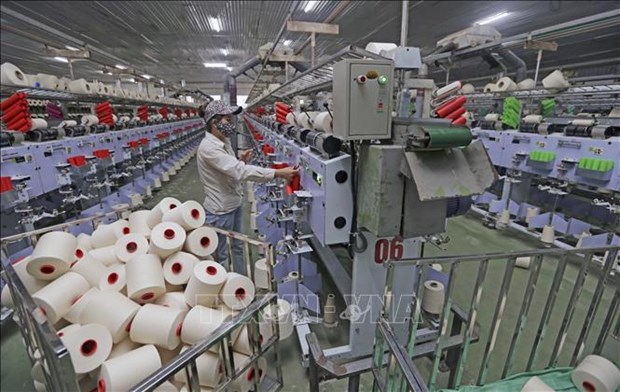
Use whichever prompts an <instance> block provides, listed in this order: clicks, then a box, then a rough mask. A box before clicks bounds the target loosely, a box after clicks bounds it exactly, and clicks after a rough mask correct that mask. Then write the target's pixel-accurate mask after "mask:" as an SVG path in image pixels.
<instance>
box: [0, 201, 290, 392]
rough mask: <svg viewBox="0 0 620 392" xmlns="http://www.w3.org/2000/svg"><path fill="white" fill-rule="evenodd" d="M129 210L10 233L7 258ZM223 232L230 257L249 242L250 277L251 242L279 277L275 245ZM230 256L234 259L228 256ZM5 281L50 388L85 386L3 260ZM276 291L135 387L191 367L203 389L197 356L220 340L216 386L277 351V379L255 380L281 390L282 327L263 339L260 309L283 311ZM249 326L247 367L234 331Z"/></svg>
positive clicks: (261, 294)
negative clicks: (50, 236)
mask: <svg viewBox="0 0 620 392" xmlns="http://www.w3.org/2000/svg"><path fill="white" fill-rule="evenodd" d="M127 210H128V208H125V209H119V210H117V211H113V212H109V213H106V214H99V215H97V216H93V217H88V218H83V219H77V220H74V221H71V222H65V223H62V224H58V225H54V226H50V227H46V228H43V229H38V230H33V231H30V232H26V233H20V234H16V235H13V236H10V237H5V238H1V239H0V247H1V250H2V259H3V260H7V259H8V260H11V254H10V253H9V248H8V246H9V244H11V243H15V242H18V241H23V240H26V241H29V243H30V244H32V246H34V245H36V243H37V240H38V238H39V236H41V235H43V234H45V233H47V232H50V231H59V230H60V231H70V229H71V228H72V227H73V226H77V225H81V224H89V223H90V224H92V226H93V229H94V228H95V227H96V224H97V222H99V221H101V220H103V219H104V218H107V217H116V218H117V219H120V217H121V213H123V212H126V211H127ZM212 229H213V230H214V231H216V232H217V233H218V234H220V235H224V236H226V240H227V243H228V252H229V256H230V255H231V254H232V241H233V240H237V241H241V242H242V245H243V253H244V254H243V258H244V262H245V264H246V267H247V268H248V271H250V279H252V281H254V268H250V266H252V267H253V263H251V260H253V258H252V257H253V256H255V255H254V254H253V249H251V248H250V246H253V247H258V248H259V249H260V248H262V250H263V251H264V257H265V258H266V259H267V261H268V262H267V264H268V265H269V266H270V267H269V269H270V271H269V276H274V275H273V272H272V271H271V268H272V267H273V265H274V262H275V249H274V248H273V245H271V244H269V243H266V242H262V241H258V240H256V239H253V238H250V237H248V236H246V235H244V234H241V233H236V232H232V231H227V230H222V229H219V228H214V227H213V228H212ZM228 259H229V260H230V259H231V257H228ZM2 279H3V280H4V281H5V282H6V284H7V285H8V286H9V290H10V293H11V296H12V298H13V302H14V304H15V312H16V313H17V316H18V318H19V324H20V325H19V326H20V332H21V334H22V336H23V340H24V343H25V345H26V349H27V353H28V356H29V358H30V360H31V362H32V363H33V364H34V363H36V361H42V365H43V366H42V368H43V375H44V377H45V381H46V386H47V388H48V390H52V391H58V392H65V391H66V392H71V391H76V390H79V386H78V383H77V378H76V375H75V371H74V368H73V365H72V363H71V358H70V356H69V351H68V350H67V348H66V347H65V346H64V345H63V343H62V342H61V340H60V338H59V337H58V336H57V335H56V330H55V329H54V326H53V325H52V324H51V323H50V322H49V321H48V320H47V318H46V317H45V315H44V314H43V312H42V311H41V309H40V308H39V307H38V306H37V304H36V303H35V302H34V300H33V298H32V296H31V295H30V294H29V293H28V292H27V291H26V288H25V287H24V285H23V283H22V282H21V280H20V279H19V276H18V275H17V273H16V272H15V269H14V268H13V266H12V265H11V263H10V262H8V263H6V265H5V263H4V262H3V263H2ZM271 284H272V287H271V290H264V289H261V290H258V289H257V294H256V299H255V300H254V302H253V303H252V304H251V305H250V306H249V307H247V308H246V309H244V310H243V311H241V312H239V314H237V315H235V316H231V317H229V318H228V319H227V320H226V321H225V322H224V323H223V324H222V325H221V326H220V327H218V328H217V329H216V330H215V331H214V332H213V334H212V335H210V336H209V337H208V338H206V339H204V340H203V341H202V342H200V343H197V344H195V345H193V346H192V347H191V348H190V349H188V350H186V351H184V352H183V353H181V354H179V355H178V356H177V357H175V358H174V359H173V360H172V361H171V362H169V363H167V364H166V365H164V366H162V367H161V368H160V369H158V370H157V371H156V372H154V373H153V374H151V375H149V376H148V377H147V378H146V379H144V380H142V381H141V382H140V383H139V384H138V385H136V386H134V387H133V388H132V391H152V390H154V389H155V388H156V387H157V386H159V385H161V384H162V383H164V382H165V381H167V379H168V378H169V377H170V376H172V375H174V374H175V373H177V372H179V371H182V370H183V369H185V372H186V373H185V374H186V376H187V379H188V381H189V382H188V387H189V390H190V391H200V387H199V385H198V373H197V368H196V362H195V360H196V358H197V357H199V356H200V355H201V354H203V353H205V352H207V350H209V348H210V347H212V346H214V345H216V344H219V345H220V353H221V354H222V357H223V362H224V372H225V375H226V380H225V381H224V382H223V383H222V384H220V386H219V387H218V389H216V390H222V391H223V390H225V388H226V386H227V385H229V384H230V383H231V382H232V381H233V380H234V379H235V378H236V377H237V376H238V375H239V374H241V373H243V372H245V371H246V370H247V369H249V368H250V367H253V368H254V374H259V369H258V359H259V358H260V357H262V356H263V355H265V354H266V353H267V352H268V351H270V350H272V351H273V356H274V361H272V362H270V365H269V369H274V368H275V373H276V374H275V377H270V376H267V377H265V379H264V380H263V381H262V383H261V384H260V385H258V384H257V382H258V380H259V377H255V378H254V382H255V385H254V388H255V390H257V391H258V390H260V391H268V392H275V391H279V390H280V389H281V388H282V384H283V381H282V368H281V364H280V358H279V352H278V341H279V337H280V331H279V326H278V324H277V323H273V324H271V332H272V335H271V337H270V338H269V339H268V340H267V341H265V342H263V343H262V344H261V343H260V342H259V322H260V320H259V313H260V311H261V310H262V309H264V308H265V307H267V306H272V313H273V314H277V295H276V294H275V293H276V288H275V284H276V282H275V280H272V282H271ZM246 323H247V326H248V328H249V330H248V332H249V333H248V335H249V341H250V345H251V347H252V352H253V355H252V356H251V359H250V360H249V361H248V362H247V363H246V364H245V365H244V366H243V367H241V368H238V367H237V365H236V364H235V363H234V360H233V356H232V350H233V349H232V345H233V342H232V341H231V334H232V332H233V330H235V329H236V328H241V327H242V325H243V324H246Z"/></svg>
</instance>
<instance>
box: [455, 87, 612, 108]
mask: <svg viewBox="0 0 620 392" xmlns="http://www.w3.org/2000/svg"><path fill="white" fill-rule="evenodd" d="M463 95H464V96H465V97H467V103H466V106H467V107H468V108H478V107H488V105H489V104H494V103H496V102H497V101H501V100H503V99H504V98H506V97H509V96H513V97H515V98H517V99H521V100H526V101H530V103H529V104H528V105H530V106H531V105H532V104H534V100H538V99H543V98H555V99H556V101H557V102H558V103H561V104H573V105H620V84H604V85H583V86H578V87H577V86H576V87H570V88H568V89H567V90H565V91H562V90H557V89H532V90H516V91H502V92H489V93H472V94H463ZM526 104H527V102H526Z"/></svg>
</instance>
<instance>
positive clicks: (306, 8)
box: [304, 1, 316, 12]
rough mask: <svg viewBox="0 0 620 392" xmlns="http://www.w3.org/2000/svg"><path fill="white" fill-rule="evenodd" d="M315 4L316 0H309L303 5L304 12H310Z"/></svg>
mask: <svg viewBox="0 0 620 392" xmlns="http://www.w3.org/2000/svg"><path fill="white" fill-rule="evenodd" d="M315 5H316V1H309V2H308V4H306V6H305V7H304V12H310V11H311V10H312V9H313V8H314V6H315Z"/></svg>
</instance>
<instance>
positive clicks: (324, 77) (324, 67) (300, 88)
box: [248, 46, 384, 108]
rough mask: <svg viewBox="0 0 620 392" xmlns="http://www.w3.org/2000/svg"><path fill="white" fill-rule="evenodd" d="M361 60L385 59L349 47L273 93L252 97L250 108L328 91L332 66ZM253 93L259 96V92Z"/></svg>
mask: <svg viewBox="0 0 620 392" xmlns="http://www.w3.org/2000/svg"><path fill="white" fill-rule="evenodd" d="M359 58H372V59H382V58H384V57H382V56H379V55H378V54H375V53H371V52H369V51H367V50H364V49H361V48H358V47H356V46H347V47H345V48H344V49H342V50H340V51H339V52H337V53H336V54H334V55H332V56H330V57H329V58H327V59H326V60H323V61H322V62H321V63H319V64H318V65H316V66H315V67H313V68H311V69H309V70H308V71H306V72H304V73H302V74H301V75H299V76H297V77H296V78H294V79H291V80H289V81H288V82H286V83H284V84H283V85H281V86H280V87H278V88H277V89H275V90H273V91H271V92H270V93H269V94H268V95H266V96H259V97H254V96H252V95H250V97H249V98H250V99H251V100H250V103H249V104H248V108H251V107H253V106H256V105H258V104H260V103H272V102H274V101H275V100H276V99H278V98H279V99H282V98H287V97H291V96H295V95H300V94H307V93H310V92H313V91H317V90H322V89H328V88H330V87H331V84H332V80H333V77H334V73H333V68H332V66H333V65H334V64H335V63H337V62H339V61H341V60H345V59H359ZM252 93H254V94H257V93H258V92H252Z"/></svg>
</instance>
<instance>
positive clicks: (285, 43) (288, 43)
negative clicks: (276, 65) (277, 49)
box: [284, 39, 293, 46]
mask: <svg viewBox="0 0 620 392" xmlns="http://www.w3.org/2000/svg"><path fill="white" fill-rule="evenodd" d="M292 42H293V40H290V39H285V40H284V46H289V45H290V44H291V43H292Z"/></svg>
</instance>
